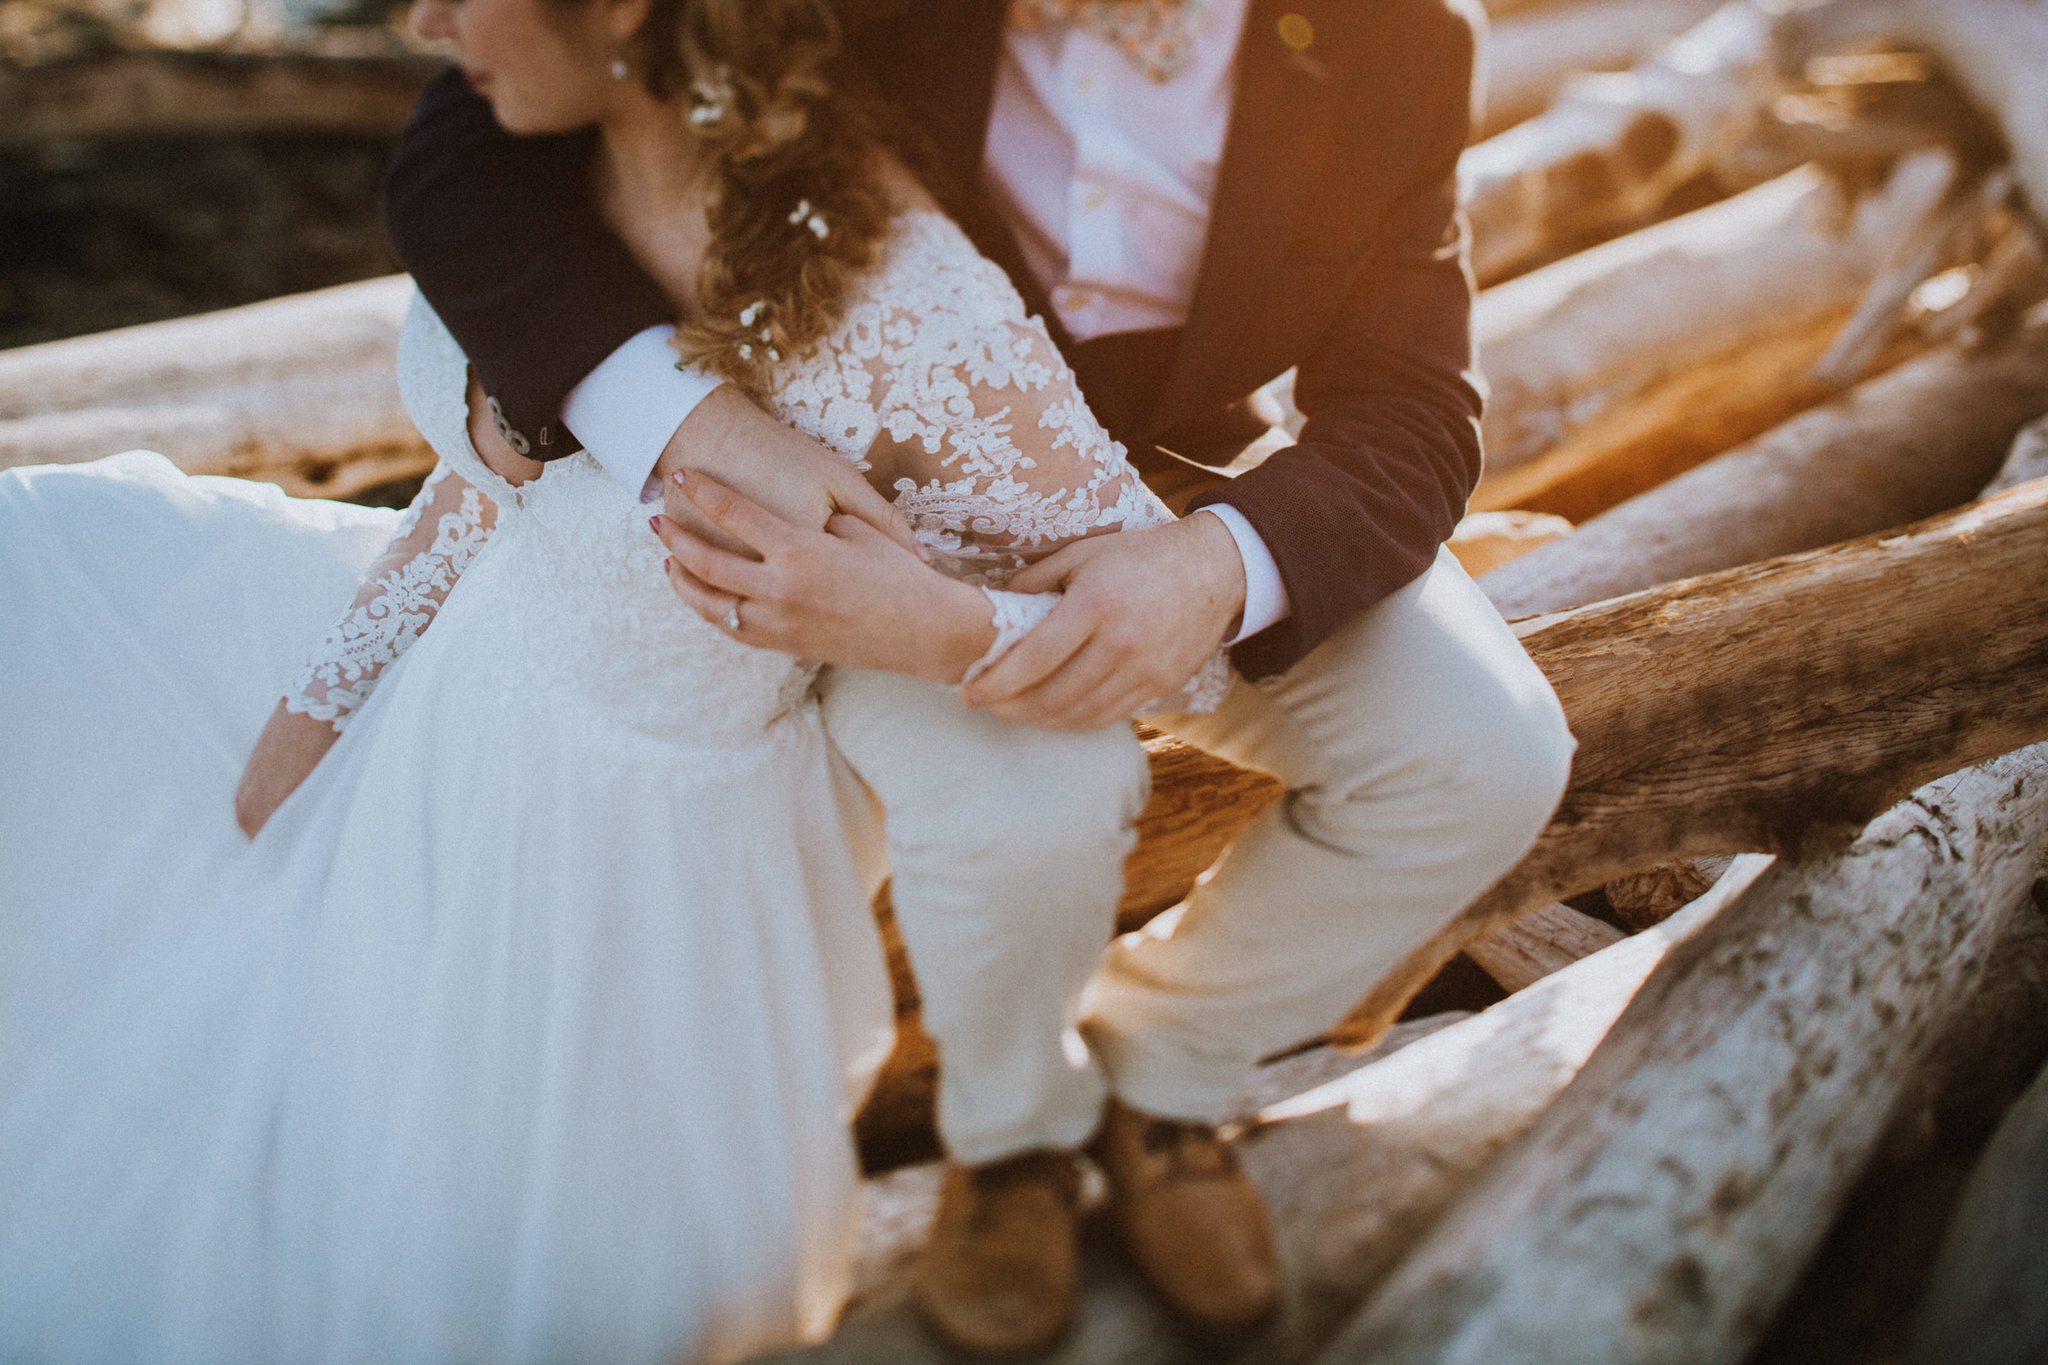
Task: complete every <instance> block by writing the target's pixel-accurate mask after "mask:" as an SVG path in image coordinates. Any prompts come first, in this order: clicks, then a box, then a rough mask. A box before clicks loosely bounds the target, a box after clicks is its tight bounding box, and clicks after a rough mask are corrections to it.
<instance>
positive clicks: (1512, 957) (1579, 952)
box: [1465, 902, 1625, 995]
mask: <svg viewBox="0 0 2048 1365" xmlns="http://www.w3.org/2000/svg"><path fill="white" fill-rule="evenodd" d="M1623 937H1625V935H1623V933H1622V932H1621V930H1619V929H1617V928H1615V927H1614V926H1613V925H1611V924H1605V923H1602V922H1601V921H1599V920H1597V919H1594V918H1593V917H1592V916H1591V915H1587V914H1581V913H1580V912H1579V911H1577V910H1574V909H1572V908H1571V907H1570V906H1569V905H1562V904H1558V903H1555V902H1553V903H1552V904H1549V905H1539V906H1537V907H1536V908H1535V909H1533V910H1526V911H1524V912H1522V913H1521V914H1519V915H1517V916H1515V918H1513V919H1511V920H1509V921H1508V922H1507V923H1506V924H1503V925H1501V926H1500V927H1498V928H1496V929H1490V930H1488V931H1487V932H1486V933H1483V934H1481V935H1480V936H1479V937H1478V938H1475V939H1473V940H1472V941H1471V942H1470V943H1468V944H1466V945H1465V954H1466V956H1468V957H1470V958H1471V959H1472V960H1473V961H1474V962H1477V963H1478V964H1479V965H1480V966H1481V967H1483V968H1485V970H1486V974H1487V975H1488V976H1490V977H1492V978H1493V979H1494V980H1495V981H1496V982H1498V983H1499V985H1500V988H1501V989H1502V990H1504V991H1506V992H1508V993H1509V994H1510V995H1512V994H1513V993H1514V992H1516V991H1519V990H1523V989H1525V988H1527V987H1529V986H1533V985H1535V984H1536V983H1537V982H1538V981H1541V980H1542V979H1543V978H1544V977H1546V976H1549V975H1550V974H1551V973H1552V972H1554V971H1557V970H1559V969H1561V968H1564V967H1569V966H1570V965H1571V964H1572V963H1574V962H1577V961H1578V960H1579V959H1580V958H1582V957H1590V956H1591V955H1592V954H1594V953H1597V952H1599V951H1600V950H1601V949H1602V948H1605V947H1607V946H1609V945H1610V944H1615V943H1619V942H1620V941H1621V940H1622V939H1623Z"/></svg>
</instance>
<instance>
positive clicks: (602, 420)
mask: <svg viewBox="0 0 2048 1365" xmlns="http://www.w3.org/2000/svg"><path fill="white" fill-rule="evenodd" d="M675 334H676V329H675V328H674V327H671V326H668V325H667V324H663V325H662V326H659V327H649V328H648V329H647V330H646V331H644V332H640V333H638V334H637V335H635V336H634V337H632V338H631V339H630V340H628V341H627V342H626V344H625V345H623V346H621V347H619V349H618V350H616V351H613V352H612V353H611V354H610V355H608V356H606V357H605V358H604V359H603V361H601V362H600V363H599V364H598V367H597V368H596V369H594V370H592V371H591V372H590V373H589V374H587V375H585V376H584V377H583V382H582V383H580V384H578V385H577V386H576V387H575V388H573V389H571V390H569V397H568V399H567V401H565V402H564V403H563V404H562V421H563V422H564V423H565V424H567V426H568V428H569V430H570V432H571V433H573V434H574V435H575V437H576V439H577V440H579V441H581V442H582V443H583V448H584V449H585V450H588V451H589V452H590V454H591V458H593V459H595V460H596V461H597V462H598V464H600V465H602V466H603V467H604V471H605V472H606V473H607V474H610V475H611V476H612V477H613V478H615V479H617V480H618V481H619V482H620V483H622V484H624V485H625V486H626V488H627V489H628V490H629V491H630V492H631V493H632V494H633V496H634V497H636V498H639V499H640V500H641V501H642V502H649V501H652V499H650V498H649V497H648V496H647V491H648V484H650V483H651V482H652V481H653V479H654V466H655V464H656V463H657V462H658V461H659V460H660V459H661V452H662V451H664V450H666V449H667V448H668V441H669V437H671V436H673V435H675V434H676V428H677V427H679V426H681V425H682V424H683V419H684V418H686V417H688V416H689V415H690V414H691V413H693V412H695V411H696V410H697V405H698V404H699V403H701V402H703V401H704V400H705V399H706V398H708V397H710V396H711V391H712V390H713V389H715V388H717V387H718V386H719V385H720V384H722V383H724V382H725V381H724V380H722V379H715V378H712V377H711V376H709V375H706V374H702V373H700V372H698V371H697V370H694V369H682V368H678V367H677V365H676V353H675V350H674V349H673V348H672V347H670V345H669V344H668V343H669V338H670V337H673V336H674V335H675Z"/></svg>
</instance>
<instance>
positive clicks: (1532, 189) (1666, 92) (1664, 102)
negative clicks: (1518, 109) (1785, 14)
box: [1458, 0, 1784, 284]
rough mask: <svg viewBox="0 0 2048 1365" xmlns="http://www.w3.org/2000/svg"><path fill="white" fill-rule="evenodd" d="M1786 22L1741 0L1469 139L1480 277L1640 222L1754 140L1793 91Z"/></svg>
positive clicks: (1468, 190) (1462, 169) (1469, 201)
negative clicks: (1637, 58) (1781, 58)
mask: <svg viewBox="0 0 2048 1365" xmlns="http://www.w3.org/2000/svg"><path fill="white" fill-rule="evenodd" d="M1600 8H1601V9H1602V10H1605V9H1607V8H1610V7H1609V6H1601V7H1600ZM1779 23H1780V19H1779V17H1778V16H1777V15H1774V14H1771V13H1768V12H1766V11H1765V10H1764V9H1762V8H1760V7H1759V6H1758V5H1756V4H1753V3H1750V2H1749V0H1736V3H1732V4H1728V5H1724V6H1723V7H1722V8H1720V9H1719V10H1716V11H1715V12H1714V13H1713V14H1712V15H1710V16H1709V17H1708V18H1706V19H1705V20H1703V21H1701V22H1700V23H1698V24H1696V25H1694V26H1693V27H1692V28H1690V29H1688V30H1687V31H1686V32H1685V33H1684V34H1683V35H1681V36H1679V37H1678V38H1677V39H1675V40H1674V41H1672V42H1670V43H1669V44H1668V45H1660V49H1659V51H1658V52H1657V54H1656V55H1655V56H1654V57H1652V58H1650V59H1649V60H1647V61H1643V62H1640V63H1638V64H1636V65H1635V66H1634V67H1633V68H1632V69H1630V70H1628V71H1625V72H1614V73H1611V74H1605V75H1583V76H1579V77H1576V78H1574V79H1573V80H1572V81H1571V82H1570V83H1569V84H1567V85H1566V86H1565V87H1564V88H1563V90H1562V91H1561V92H1560V94H1559V96H1558V98H1557V100H1556V102H1554V103H1552V104H1551V105H1550V106H1549V107H1548V108H1547V109H1545V110H1544V111H1543V112H1542V113H1540V114H1538V115H1536V116H1535V117H1533V118H1530V119H1528V120H1527V121H1525V122H1522V123H1519V124H1517V125H1515V126H1514V127H1512V128H1510V129H1508V130H1507V131H1505V132H1502V133H1500V134H1498V135H1496V136H1494V137H1491V138H1488V139H1487V140H1486V141H1484V142H1481V143H1479V144H1478V145H1476V146H1474V147H1471V148H1468V149H1467V150H1466V152H1465V154H1464V156H1462V157H1461V158H1459V161H1458V181H1459V185H1460V188H1461V190H1462V191H1463V193H1464V195H1465V199H1466V212H1467V214H1468V216H1469V217H1470V219H1471V223H1472V268H1473V270H1474V272H1475V273H1476V274H1477V275H1478V276H1479V279H1480V282H1481V283H1482V284H1485V283H1491V282H1492V281H1495V280H1498V279H1501V278H1503V277H1505V276H1507V275H1508V274H1511V273H1513V271H1515V270H1516V269H1517V268H1520V267H1522V266H1524V265H1526V264H1528V263H1529V262H1531V261H1533V260H1535V259H1539V258H1542V257H1544V256H1548V255H1555V254H1556V253H1557V252H1558V250H1559V248H1560V247H1561V246H1563V245H1564V244H1566V243H1569V242H1573V241H1577V240H1582V239H1583V238H1585V237H1586V236H1587V235H1588V234H1589V233H1593V232H1596V231H1599V230H1601V229H1608V230H1610V231H1612V230H1615V229H1618V228H1620V227H1622V226H1624V225H1633V224H1636V223H1638V222H1640V221H1641V220H1643V219H1644V218H1646V217H1647V216H1648V215H1649V214H1650V213H1651V212H1652V211H1653V210H1655V209H1656V208H1657V206H1658V205H1659V204H1661V203H1663V202H1664V200H1665V198H1666V197H1667V196H1669V195H1670V193H1671V191H1672V190H1674V189H1676V188H1677V187H1678V186H1679V185H1681V184H1683V183H1685V182H1686V181H1687V180H1689V179H1691V178H1692V177H1693V176H1695V175H1697V174H1699V173H1700V172H1701V171H1702V170H1704V169H1706V168H1707V167H1708V166H1709V165H1711V164H1713V163H1714V162H1715V160H1716V159H1718V158H1720V157H1722V156H1723V155H1725V154H1726V153H1727V152H1728V151H1730V150H1732V149H1733V148H1734V147H1736V146H1738V145H1740V144H1741V143H1742V142H1744V141H1745V140H1747V139H1748V138H1749V137H1750V136H1751V134H1752V131H1753V130H1754V128H1755V126H1756V124H1757V122H1758V120H1759V119H1760V118H1762V117H1763V116H1764V115H1765V114H1766V113H1768V111H1769V109H1770V105H1771V101H1772V99H1773V98H1774V97H1775V96H1776V95H1778V94H1779V93H1780V92H1781V91H1782V90H1783V88H1784V85H1783V81H1782V79H1781V78H1780V76H1779V71H1778V63H1777V58H1776V42H1775V35H1776V29H1777V25H1778V24H1779Z"/></svg>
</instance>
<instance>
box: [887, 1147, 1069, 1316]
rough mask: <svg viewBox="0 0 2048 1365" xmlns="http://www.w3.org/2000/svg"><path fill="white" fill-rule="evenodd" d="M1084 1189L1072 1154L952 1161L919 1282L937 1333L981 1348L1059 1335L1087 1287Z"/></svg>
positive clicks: (922, 1305)
mask: <svg viewBox="0 0 2048 1365" xmlns="http://www.w3.org/2000/svg"><path fill="white" fill-rule="evenodd" d="M1080 1189H1081V1182H1080V1172H1079V1170H1078V1168H1077V1166H1076V1163H1075V1157H1074V1154H1073V1153H1071V1152H1050V1151H1038V1152H1026V1153H1024V1154H1023V1155H1021V1156H1014V1157H1010V1158H1009V1159H1007V1160H1004V1161H994V1162H990V1163H989V1164H987V1165H985V1166H961V1165H954V1166H951V1167H949V1168H948V1169H947V1171H946V1183H945V1186H944V1187H943V1188H942V1189H941V1190H940V1192H939V1213H938V1218H937V1219H936V1220H935V1221H934V1222H933V1224H932V1235H931V1240H930V1241H929V1242H927V1243H926V1244H925V1249H924V1254H923V1255H922V1256H921V1257H919V1258H918V1262H917V1274H916V1277H915V1280H914V1285H915V1301H916V1304H917V1309H918V1312H919V1313H920V1314H922V1315H923V1317H924V1320H925V1322H926V1323H927V1324H928V1325H929V1326H930V1327H931V1329H932V1330H933V1331H934V1332H936V1333H937V1334H938V1335H939V1337H940V1339H942V1340H943V1341H945V1342H946V1343H947V1344H949V1345H951V1346H954V1347H957V1348H958V1349H960V1350H963V1351H971V1352H973V1353H975V1354H977V1355H1017V1354H1021V1353H1024V1352H1028V1351H1043V1350H1045V1349H1047V1348H1048V1347H1050V1346H1052V1345H1053V1344H1054V1343H1055V1342H1057V1341H1058V1340H1059V1339H1060V1336H1061V1335H1062V1334H1063V1333H1064V1332H1065V1331H1066V1330H1067V1324H1068V1323H1070V1322H1071V1321H1072V1320H1073V1317H1074V1301H1075V1299H1076V1298H1077V1297H1078V1295H1079V1293H1080V1288H1081V1246H1080V1231H1079V1220H1078V1216H1077V1213H1076V1210H1077V1208H1078V1206H1079V1202H1080Z"/></svg>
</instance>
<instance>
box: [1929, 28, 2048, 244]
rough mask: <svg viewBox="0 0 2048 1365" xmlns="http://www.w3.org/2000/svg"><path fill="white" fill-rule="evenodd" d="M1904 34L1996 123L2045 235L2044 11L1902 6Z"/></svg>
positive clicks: (2047, 91) (2047, 70) (2047, 67)
mask: <svg viewBox="0 0 2048 1365" xmlns="http://www.w3.org/2000/svg"><path fill="white" fill-rule="evenodd" d="M1904 9H1905V12H1906V14H1907V16H1908V18H1909V19H1910V22H1911V31H1912V33H1913V35H1914V36H1916V37H1918V38H1920V39H1921V40H1923V41H1924V42H1926V43H1927V45H1928V46H1929V47H1930V48H1932V49H1933V50H1934V51H1935V52H1936V53H1937V54H1938V55H1939V56H1940V57H1941V58H1942V60H1943V62H1944V64H1945V65H1946V66H1947V68H1948V71H1949V74H1950V76H1951V77H1953V79H1954V80H1955V81H1956V83H1957V84H1959V85H1960V86H1962V88H1963V90H1964V92H1965V93H1966V94H1967V95H1969V96H1970V98H1971V99H1972V100H1973V101H1974V102H1975V103H1976V104H1977V105H1978V106H1979V107H1981V108H1982V109H1983V110H1984V111H1985V112H1986V113H1988V114H1990V115H1991V117H1992V118H1993V119H1994V120H1995V121H1996V122H1997V124H1998V127H1999V131H2000V132H2002V133H2003V134H2004V135H2005V140H2006V144H2007V146H2008V147H2010V148H2011V150H2012V162H2013V170H2014V171H2015V173H2016V174H2017V175H2018V176H2019V181H2020V185H2021V187H2022V189H2023V191H2024V193H2025V195H2026V197H2027V200H2028V203H2029V205H2030V207H2031V208H2032V210H2033V214H2034V217H2035V219H2036V220H2037V221H2038V222H2040V223H2041V225H2042V226H2043V227H2044V228H2048V8H2044V7H2043V6H2042V5H2041V4H2039V3H2038V0H1967V2H1966V3H1958V0H1904Z"/></svg>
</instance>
